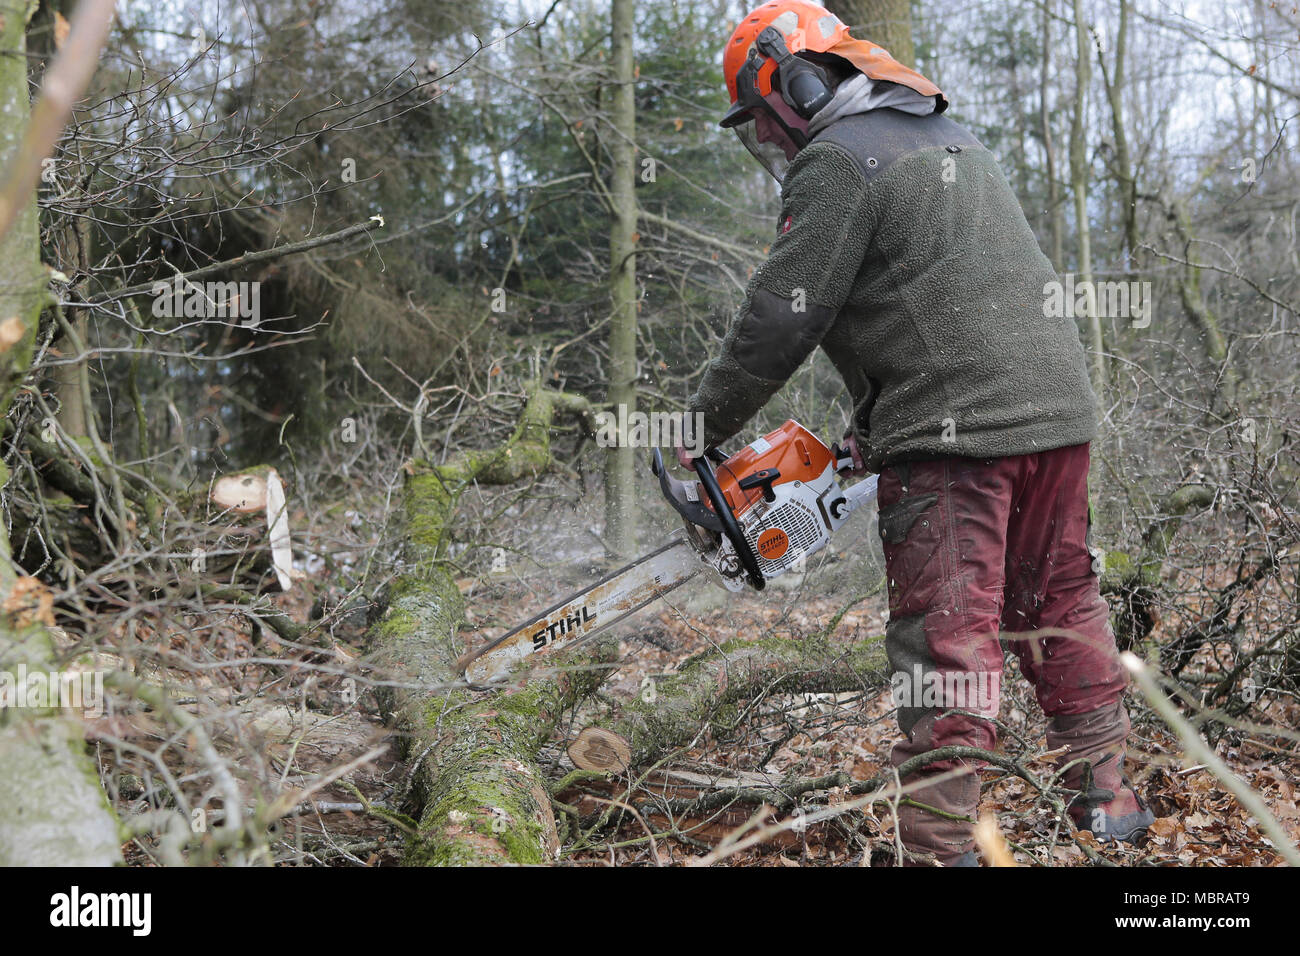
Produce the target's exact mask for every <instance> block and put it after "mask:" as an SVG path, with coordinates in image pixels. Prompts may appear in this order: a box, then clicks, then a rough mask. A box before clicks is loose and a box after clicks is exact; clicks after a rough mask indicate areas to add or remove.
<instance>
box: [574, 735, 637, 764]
mask: <svg viewBox="0 0 1300 956" xmlns="http://www.w3.org/2000/svg"><path fill="white" fill-rule="evenodd" d="M569 759H570V760H572V761H573V763H574V765H575V766H577V767H578V768H579V769H580V770H599V771H604V772H606V773H623V772H624V771H626V770H627V768H628V767H629V766H631V764H632V746H631V744H629V743H628V742H627V741H626V740H624V739H623V738H622V737H620V736H619V735H618V734H616V733H614V732H613V731H609V730H603V729H601V728H600V727H587V728H584V729H583V731H582V732H581V733H579V734H578V736H577V738H576V739H575V740H574V741H573V743H571V744H570V745H569Z"/></svg>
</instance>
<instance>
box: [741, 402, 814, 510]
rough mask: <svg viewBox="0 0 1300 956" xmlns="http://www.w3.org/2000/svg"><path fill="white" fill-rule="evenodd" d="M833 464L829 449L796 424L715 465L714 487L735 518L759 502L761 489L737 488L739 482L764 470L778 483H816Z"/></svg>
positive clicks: (771, 433)
mask: <svg viewBox="0 0 1300 956" xmlns="http://www.w3.org/2000/svg"><path fill="white" fill-rule="evenodd" d="M832 461H833V459H832V457H831V452H830V449H829V448H827V447H826V445H825V444H823V443H822V441H821V439H820V438H818V437H817V436H815V435H814V434H813V433H812V432H810V431H808V429H806V428H804V427H803V426H802V425H800V424H799V423H798V422H796V421H788V422H786V423H785V424H784V425H782V426H781V427H780V428H778V429H776V430H775V431H770V432H768V433H767V434H766V435H764V436H763V437H762V438H759V439H756V440H755V441H752V442H750V443H749V444H748V445H746V446H745V447H744V448H742V449H741V450H740V451H738V452H736V454H734V455H732V456H731V457H730V458H728V459H727V460H726V461H725V462H724V463H723V464H721V465H718V468H717V475H718V487H719V488H720V489H722V494H723V496H724V497H725V498H726V500H727V504H728V505H729V506H730V507H731V510H732V512H733V513H734V514H735V515H736V517H737V518H740V517H742V516H743V515H744V514H745V512H747V511H748V510H749V508H750V506H751V505H753V504H754V503H755V502H757V501H761V500H762V499H763V490H762V488H741V487H740V480H741V479H742V478H745V477H746V476H748V475H752V474H754V473H755V472H759V471H762V470H764V469H767V468H771V469H775V470H776V471H777V472H779V473H780V476H781V477H780V478H778V479H777V482H778V483H779V484H785V483H786V482H789V481H802V482H804V483H805V484H809V483H811V482H814V481H816V480H817V479H818V478H820V477H821V476H822V475H823V473H825V471H826V466H827V465H830V464H831V462H832Z"/></svg>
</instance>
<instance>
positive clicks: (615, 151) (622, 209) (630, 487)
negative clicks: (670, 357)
mask: <svg viewBox="0 0 1300 956" xmlns="http://www.w3.org/2000/svg"><path fill="white" fill-rule="evenodd" d="M634 5H635V4H634V0H613V4H612V7H611V19H612V32H611V43H610V60H611V63H612V66H613V71H614V93H613V105H612V108H611V111H610V114H611V115H610V123H611V126H612V127H613V129H612V132H611V135H610V139H609V155H610V163H611V169H610V186H609V194H610V200H611V202H612V204H613V221H612V222H611V224H610V230H609V286H610V298H611V300H612V314H611V316H610V323H609V389H608V392H607V397H608V400H609V405H610V408H611V409H612V411H613V413H614V414H616V415H618V413H619V411H620V409H626V411H627V414H628V416H630V415H631V413H632V412H634V411H635V410H636V382H637V363H636V324H637V316H636V307H637V293H636V239H637V236H636V222H637V202H636V172H637V170H636V145H635V144H636V101H635V98H634V93H635V89H634V86H633V84H634V82H635V75H634V74H635V67H634V66H633V55H632V54H633V50H632V16H633V11H634ZM619 420H620V421H625V420H627V419H626V418H624V416H622V415H619ZM605 454H606V459H605V544H606V546H607V547H608V548H609V549H610V550H611V551H612V552H614V554H615V555H617V556H619V557H629V556H631V554H632V552H633V551H634V550H635V547H636V522H635V516H636V513H637V511H636V470H635V465H636V461H635V456H634V449H633V448H631V447H630V446H629V444H628V442H627V436H626V435H623V434H620V435H619V443H618V446H617V447H615V448H608V449H606V450H605Z"/></svg>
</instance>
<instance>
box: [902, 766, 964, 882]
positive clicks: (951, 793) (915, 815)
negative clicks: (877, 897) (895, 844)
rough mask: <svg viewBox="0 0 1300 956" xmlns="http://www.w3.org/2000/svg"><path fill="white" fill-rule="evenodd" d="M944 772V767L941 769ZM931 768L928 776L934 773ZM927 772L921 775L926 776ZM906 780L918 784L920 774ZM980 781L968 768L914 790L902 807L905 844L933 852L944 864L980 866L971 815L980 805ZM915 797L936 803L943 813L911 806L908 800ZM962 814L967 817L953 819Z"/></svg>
mask: <svg viewBox="0 0 1300 956" xmlns="http://www.w3.org/2000/svg"><path fill="white" fill-rule="evenodd" d="M937 772H942V771H937ZM935 773H936V771H933V770H931V771H928V772H927V773H926V774H925V775H924V776H933V775H934V774H935ZM924 776H923V777H922V778H921V779H924ZM903 782H904V783H905V784H915V783H917V782H918V778H917V777H908V778H907V779H906V780H905V781H903ZM979 798H980V782H979V776H978V775H977V774H975V772H974V771H971V770H967V771H966V772H965V773H963V774H962V775H961V776H959V777H953V778H950V779H947V780H941V781H939V782H938V783H931V784H925V785H923V786H921V787H920V788H919V789H916V790H913V791H910V792H909V793H908V794H907V796H906V797H904V803H903V804H902V805H901V806H900V807H899V808H898V828H899V835H900V836H901V838H902V840H903V845H904V846H905V847H907V849H908V850H910V851H911V852H913V853H917V854H932V855H933V856H934V858H935V860H936V861H937V862H939V863H941V864H943V865H944V866H978V865H979V864H978V862H977V861H976V859H975V853H974V848H975V833H974V825H973V824H972V823H971V818H973V817H974V815H975V810H976V808H977V807H978V806H979ZM908 799H911V800H915V801H916V802H917V803H923V804H926V805H927V806H930V807H934V808H935V809H936V810H939V811H940V812H941V814H943V815H936V814H934V813H930V812H929V811H928V810H923V809H921V808H920V807H914V806H910V805H908V804H907V803H906V800H908ZM951 817H958V818H963V819H951ZM907 865H909V866H924V865H925V864H924V863H923V862H919V861H915V862H914V861H909V862H908V864H907Z"/></svg>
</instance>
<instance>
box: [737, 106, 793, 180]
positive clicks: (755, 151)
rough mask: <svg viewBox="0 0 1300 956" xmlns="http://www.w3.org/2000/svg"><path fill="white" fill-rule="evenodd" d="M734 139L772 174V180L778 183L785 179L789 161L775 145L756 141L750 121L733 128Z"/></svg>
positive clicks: (754, 131) (753, 125)
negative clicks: (742, 144) (743, 145)
mask: <svg viewBox="0 0 1300 956" xmlns="http://www.w3.org/2000/svg"><path fill="white" fill-rule="evenodd" d="M732 129H733V131H734V132H735V134H736V137H737V138H738V139H739V140H740V141H741V142H742V143H744V144H745V149H747V150H749V152H750V154H751V155H752V156H753V157H754V158H755V159H756V160H758V162H759V164H760V165H761V166H762V167H763V168H764V169H766V170H767V171H768V172H769V173H771V174H772V178H773V179H775V180H776V181H777V182H778V183H780V182H781V181H782V180H783V179H785V172H786V170H787V169H788V168H789V166H790V160H788V159H786V156H785V150H783V149H782V148H781V147H780V146H778V145H777V144H776V143H772V142H767V143H760V142H759V141H758V129H757V125H756V124H755V123H753V122H752V121H751V122H749V123H743V124H741V125H740V126H733V127H732Z"/></svg>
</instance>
